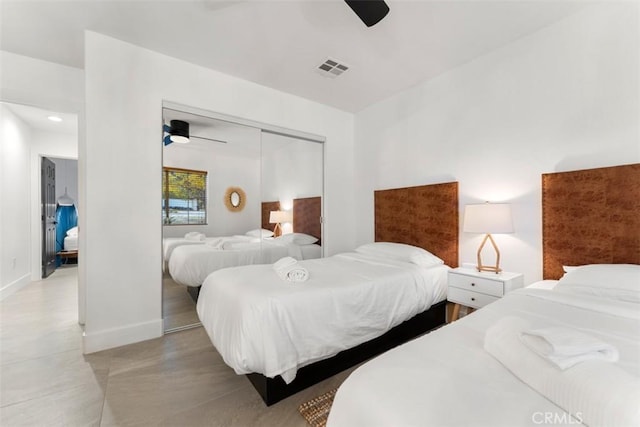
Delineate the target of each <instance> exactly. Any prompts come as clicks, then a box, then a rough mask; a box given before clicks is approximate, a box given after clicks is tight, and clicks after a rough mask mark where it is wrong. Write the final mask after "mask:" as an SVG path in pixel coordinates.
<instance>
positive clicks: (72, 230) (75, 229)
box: [67, 227, 78, 237]
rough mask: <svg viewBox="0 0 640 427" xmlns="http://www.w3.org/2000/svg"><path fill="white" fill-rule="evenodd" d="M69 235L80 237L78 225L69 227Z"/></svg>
mask: <svg viewBox="0 0 640 427" xmlns="http://www.w3.org/2000/svg"><path fill="white" fill-rule="evenodd" d="M67 236H71V237H78V227H71V228H70V229H68V230H67Z"/></svg>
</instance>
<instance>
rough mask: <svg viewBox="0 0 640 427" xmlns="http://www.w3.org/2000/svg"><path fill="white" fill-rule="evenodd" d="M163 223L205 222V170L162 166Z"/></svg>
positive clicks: (187, 223)
mask: <svg viewBox="0 0 640 427" xmlns="http://www.w3.org/2000/svg"><path fill="white" fill-rule="evenodd" d="M162 222H163V223H164V225H194V224H197V225H202V224H206V223H207V172H205V171H196V170H189V169H177V168H170V167H163V168H162Z"/></svg>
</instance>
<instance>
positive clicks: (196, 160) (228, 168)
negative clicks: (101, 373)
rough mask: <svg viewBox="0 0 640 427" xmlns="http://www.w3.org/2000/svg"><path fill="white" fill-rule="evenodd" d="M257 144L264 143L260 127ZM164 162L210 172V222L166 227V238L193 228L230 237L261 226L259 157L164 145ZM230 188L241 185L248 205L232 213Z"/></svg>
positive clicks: (208, 202) (208, 179)
mask: <svg viewBox="0 0 640 427" xmlns="http://www.w3.org/2000/svg"><path fill="white" fill-rule="evenodd" d="M255 143H256V146H259V144H260V131H259V130H258V129H256V130H255ZM258 152H259V150H258ZM163 161H164V165H165V166H170V167H176V168H183V169H193V170H200V171H207V172H208V173H207V224H206V225H174V226H164V227H163V228H164V237H181V236H184V235H185V233H187V232H190V231H198V232H200V233H205V234H206V235H207V236H230V235H234V234H244V233H246V232H247V231H249V230H252V229H255V228H259V227H260V216H261V212H262V210H261V205H260V158H259V157H256V156H253V157H245V156H230V155H221V154H216V153H214V152H212V151H201V150H193V149H189V148H187V147H184V146H181V145H179V144H171V145H168V146H166V147H164V160H163ZM158 185H160V183H159V182H158ZM229 187H240V188H242V190H243V191H244V192H245V194H246V196H247V197H246V205H245V207H244V209H243V210H242V211H240V212H231V211H229V210H228V209H227V207H226V206H225V204H224V195H225V192H226V190H227V188H229Z"/></svg>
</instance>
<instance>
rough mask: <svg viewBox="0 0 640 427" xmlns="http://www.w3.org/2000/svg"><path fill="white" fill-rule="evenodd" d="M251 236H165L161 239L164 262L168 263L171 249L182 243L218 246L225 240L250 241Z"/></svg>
mask: <svg viewBox="0 0 640 427" xmlns="http://www.w3.org/2000/svg"><path fill="white" fill-rule="evenodd" d="M253 239H254V238H253V237H249V236H243V235H237V236H222V237H206V238H205V239H204V240H193V239H187V238H185V237H165V238H164V239H162V254H163V256H164V262H165V263H168V262H169V260H170V259H171V254H172V253H173V250H174V249H175V248H177V247H178V246H184V245H204V244H207V245H211V246H214V247H215V246H219V245H221V244H223V243H224V242H226V241H247V242H249V241H251V240H253Z"/></svg>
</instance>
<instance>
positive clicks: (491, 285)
mask: <svg viewBox="0 0 640 427" xmlns="http://www.w3.org/2000/svg"><path fill="white" fill-rule="evenodd" d="M452 287H453V288H460V289H465V290H467V291H473V292H480V293H483V294H487V295H493V296H496V297H501V296H503V295H504V282H502V281H500V280H491V279H485V278H482V277H471V276H465V275H464V274H455V273H449V289H451V288H452Z"/></svg>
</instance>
